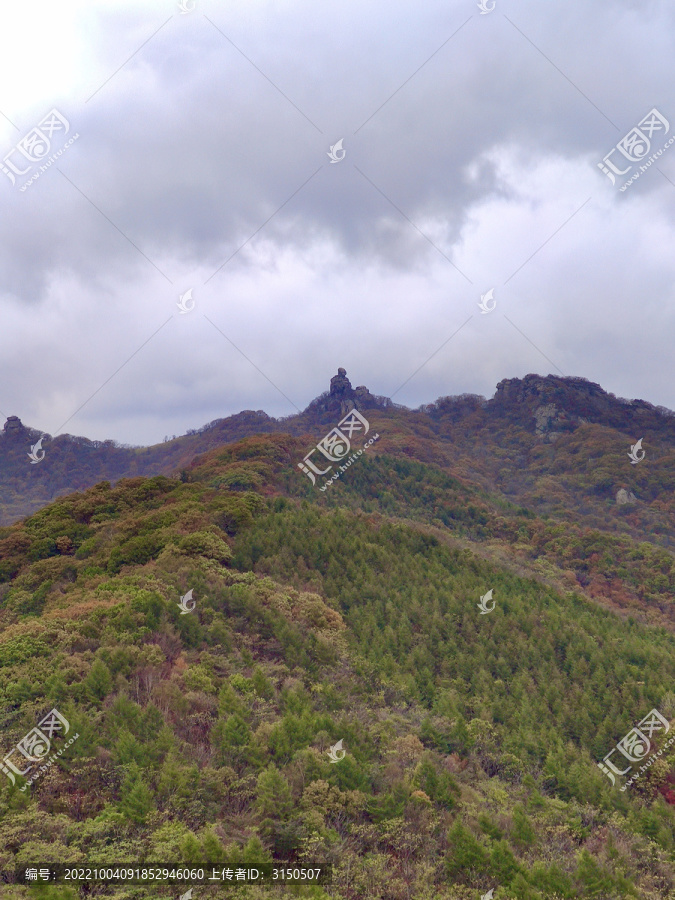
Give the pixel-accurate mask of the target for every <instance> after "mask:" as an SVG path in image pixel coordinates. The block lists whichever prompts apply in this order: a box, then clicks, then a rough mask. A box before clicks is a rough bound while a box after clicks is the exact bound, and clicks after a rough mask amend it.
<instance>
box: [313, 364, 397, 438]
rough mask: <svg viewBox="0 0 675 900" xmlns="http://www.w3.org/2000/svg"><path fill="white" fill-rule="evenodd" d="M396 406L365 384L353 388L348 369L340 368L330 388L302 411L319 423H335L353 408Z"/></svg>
mask: <svg viewBox="0 0 675 900" xmlns="http://www.w3.org/2000/svg"><path fill="white" fill-rule="evenodd" d="M394 406H395V404H394V403H392V402H391V400H390V399H389V398H388V397H377V396H374V395H373V394H371V393H370V391H369V390H368V388H367V387H366V386H365V385H363V384H361V385H359V386H358V387H357V388H353V387H352V384H351V382H350V380H349V378H347V372H346V370H345V369H343V368H339V369H338V371H337V375H333V377H332V378H331V380H330V390H329V391H328V392H327V393H323V394H321V395H320V396H319V397H317V398H316V399H315V400H312V402H311V403H310V404H309V406H308V407H307V409H306V410H305V411H304V412H303V413H302V417H303V418H304V419H306V418H309V419H310V421H316V422H317V423H318V422H321V423H322V424H324V423H328V422H329V421H332V422H333V424H337V422H338V421H339V420H340V419H342V418H344V417H345V416H346V415H347V413H349V412H350V411H351V410H352V409H357V410H358V411H359V412H363V411H364V410H367V409H389V408H391V407H394Z"/></svg>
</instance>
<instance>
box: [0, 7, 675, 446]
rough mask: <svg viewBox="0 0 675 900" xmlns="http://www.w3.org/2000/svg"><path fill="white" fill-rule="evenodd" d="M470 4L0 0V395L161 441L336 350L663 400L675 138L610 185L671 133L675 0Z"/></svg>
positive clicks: (280, 396) (482, 377) (278, 402)
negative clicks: (584, 383) (560, 377)
mask: <svg viewBox="0 0 675 900" xmlns="http://www.w3.org/2000/svg"><path fill="white" fill-rule="evenodd" d="M483 2H484V5H485V7H486V8H488V9H489V8H490V7H493V6H494V8H492V9H491V10H490V11H488V12H485V13H484V14H481V10H480V9H479V7H478V4H477V2H476V0H438V2H437V0H423V2H421V3H420V2H419V0H388V2H387V3H383V2H379V0H376V2H370V3H368V4H364V3H362V2H355V0H335V2H333V3H316V0H312V2H309V0H307V2H305V0H285V2H284V0H276V2H272V0H270V2H265V0H238V2H208V0H184V5H185V7H194V8H193V9H190V10H189V11H187V12H183V11H182V10H181V8H180V5H179V3H178V2H177V0H152V2H145V0H133V2H128V3H127V2H113V0H106V2H96V0H93V2H92V0H82V2H80V0H65V2H60V3H58V4H49V5H47V4H45V3H43V2H39V3H34V2H30V0H22V2H21V3H15V4H12V5H10V4H3V7H2V11H1V12H0V21H1V27H0V161H1V160H4V162H3V165H4V166H5V168H7V169H8V171H9V172H12V173H13V172H14V171H15V170H20V171H23V170H24V169H25V170H26V171H25V173H24V174H23V175H20V174H15V175H14V178H15V183H14V184H12V182H11V180H10V178H9V177H8V175H7V174H6V173H2V172H0V322H1V325H0V414H2V415H5V416H6V415H18V416H20V418H21V419H22V420H23V422H24V423H25V424H28V425H31V426H33V427H35V428H38V429H40V430H43V431H45V432H48V433H50V434H57V433H61V432H64V431H65V432H69V433H71V434H81V435H86V436H87V437H90V438H92V439H99V440H101V439H106V438H113V439H115V440H118V441H123V442H127V443H132V444H146V443H154V442H157V441H161V440H162V439H163V437H164V435H165V434H169V435H172V434H180V433H184V432H185V431H186V430H187V429H188V428H195V427H199V426H200V425H202V424H204V423H206V422H208V421H210V420H212V419H215V418H219V417H223V416H227V415H230V414H232V413H235V412H239V411H240V410H242V409H264V410H265V411H266V412H268V413H269V414H270V415H274V416H284V415H289V414H291V413H294V412H296V407H297V408H299V409H304V407H305V406H306V405H307V404H308V403H309V402H310V401H311V400H312V399H313V398H314V397H315V396H316V395H317V394H319V393H321V392H322V391H324V390H326V389H327V387H328V383H329V379H330V378H331V376H332V375H334V374H335V373H336V371H337V368H338V366H343V367H344V368H346V370H347V374H348V376H349V378H350V379H351V381H352V384H353V385H354V386H356V385H360V384H365V385H367V387H368V388H369V389H370V390H371V391H372V392H373V393H375V394H384V395H387V396H393V398H394V400H395V401H397V402H399V403H403V404H405V405H406V406H410V407H416V406H418V405H420V404H421V403H428V402H431V401H433V400H435V399H436V398H437V397H439V396H444V395H447V394H459V393H464V392H469V393H478V394H484V395H486V396H492V394H493V393H494V390H495V386H496V384H497V382H498V381H500V380H501V379H503V378H513V377H522V376H524V375H526V374H527V373H529V372H537V373H539V374H542V375H547V374H549V373H553V374H561V373H562V374H565V375H576V376H584V377H585V378H588V379H590V380H591V381H596V382H599V383H600V384H601V385H602V386H603V387H604V388H605V389H606V390H608V391H612V392H614V393H615V394H617V395H619V396H623V397H628V398H642V399H645V400H648V401H650V402H652V403H655V404H661V405H664V406H668V407H670V408H675V381H674V379H673V338H674V336H675V296H674V293H675V289H674V278H673V275H674V270H675V253H673V247H674V246H675V215H674V213H675V143H674V144H673V145H672V147H671V148H670V149H669V150H666V151H665V152H663V154H662V155H661V156H659V157H658V158H657V159H655V160H654V162H653V163H652V164H651V165H650V166H649V167H648V168H647V170H646V171H645V172H644V173H641V174H640V177H639V179H637V180H636V181H635V182H634V183H632V184H631V185H630V187H628V188H627V189H626V190H625V191H623V192H622V191H621V190H620V187H621V185H623V184H624V183H625V182H626V180H627V179H628V178H630V177H631V176H632V175H634V174H635V173H636V172H639V171H640V166H641V165H643V164H644V163H645V162H646V161H647V159H649V158H651V155H652V154H653V153H654V152H656V151H657V150H658V149H660V148H662V147H663V146H664V145H665V144H666V142H667V141H668V140H669V138H671V137H672V136H673V135H675V79H674V78H673V54H672V44H673V37H674V35H675V21H674V20H675V7H674V6H673V5H672V3H671V2H667V0H654V2H649V0H646V2H645V0H640V2H637V0H636V2H630V0H623V2H621V0H594V2H593V3H592V4H589V3H588V2H580V0H564V2H562V0H559V2H551V0H548V2H546V3H542V2H540V0H537V2H532V0H483ZM654 109H656V110H657V112H658V114H659V116H660V118H659V117H656V118H655V117H652V120H651V124H648V125H643V126H642V127H640V128H639V131H638V132H633V136H634V138H635V137H637V141H636V140H634V139H633V140H631V139H630V137H629V139H628V141H627V142H626V143H625V144H624V147H625V148H626V152H627V153H628V154H632V159H629V158H628V157H627V156H626V155H625V154H622V153H621V152H620V151H619V150H616V151H615V152H614V154H613V155H612V156H610V161H611V162H613V163H614V165H615V168H618V169H620V170H624V169H628V171H627V172H626V173H625V174H624V175H616V176H615V180H616V183H615V184H614V185H613V184H612V183H611V181H610V179H609V178H608V177H607V176H606V175H605V174H603V172H602V171H601V169H600V168H599V167H598V163H600V162H602V160H603V158H604V157H606V156H607V155H608V154H609V153H610V151H611V150H612V149H613V148H614V147H616V145H617V144H618V143H619V141H621V140H622V139H623V138H624V137H625V136H626V135H628V133H629V132H631V131H632V130H633V129H634V128H637V127H638V126H639V125H640V123H641V122H643V120H645V118H646V117H647V116H648V114H649V113H650V112H651V111H652V110H654ZM52 110H57V112H58V114H59V115H60V117H61V119H62V120H65V121H61V120H60V119H58V118H56V119H53V120H52V124H51V126H49V125H47V126H42V127H41V128H40V131H38V132H33V129H35V128H36V127H38V126H39V123H41V122H43V121H44V120H45V117H47V114H48V113H50V112H51V111H52ZM666 126H668V127H667V129H666ZM66 128H67V129H68V130H67V133H66ZM50 129H51V130H52V134H51V139H50V140H51V145H50V147H49V150H48V151H47V153H46V154H45V159H46V158H48V157H51V156H53V155H54V154H55V153H56V152H57V151H59V150H61V149H62V148H63V147H64V145H66V144H67V142H68V141H69V140H71V139H72V138H74V137H75V136H76V135H77V137H76V139H75V140H73V141H72V143H70V144H69V145H68V146H67V149H65V150H63V152H62V153H61V154H60V155H59V156H57V157H55V158H54V161H53V163H52V164H51V166H49V167H47V169H46V171H44V172H42V173H41V174H40V175H39V177H38V178H36V179H34V181H33V182H32V183H30V184H29V186H28V187H27V188H26V189H25V190H23V191H22V190H21V188H22V186H23V185H24V184H26V183H27V182H28V180H29V179H30V178H31V176H34V175H35V174H36V173H38V172H39V170H40V166H41V165H43V164H44V161H43V162H39V161H37V157H38V156H40V154H42V153H43V151H44V150H45V148H46V145H45V142H44V140H43V139H42V137H41V136H42V135H45V133H46V131H49V130H50ZM30 132H33V139H32V140H31V135H30V134H29V133H30ZM650 132H651V135H650ZM36 135H37V137H38V140H37V141H35V140H34V138H35V136H36ZM645 135H647V136H648V137H649V136H651V146H650V147H649V150H648V152H646V155H645V151H647V147H646V146H645V144H644V140H643V138H644V137H645ZM26 136H28V138H27V141H26V142H25V144H24V148H28V149H27V150H26V152H27V153H29V154H31V153H32V157H33V158H32V159H29V158H27V156H26V155H25V154H23V155H22V154H21V153H20V151H19V150H18V149H13V148H16V147H17V145H20V142H21V141H22V139H23V138H25V137H26ZM340 140H341V141H342V152H341V151H340V149H339V148H337V149H336V150H335V151H334V155H335V156H336V157H337V158H339V159H340V161H339V162H335V163H332V162H331V158H330V156H329V151H330V148H331V146H332V145H335V144H336V143H337V142H338V141H340ZM31 148H32V150H31ZM343 154H344V155H343ZM643 156H644V159H641V158H642V157H643ZM640 160H641V161H640ZM657 167H658V168H657ZM188 290H191V292H192V294H191V296H192V300H190V298H189V297H188V298H186V300H185V304H186V306H188V307H190V306H191V305H192V302H194V308H192V309H191V311H190V312H187V313H185V314H181V313H180V311H179V308H178V305H177V303H178V300H179V296H180V295H181V294H185V293H186V292H187V291H188ZM490 290H492V291H493V294H492V295H490V296H491V298H492V299H490V297H488V298H487V299H486V301H485V302H486V304H487V306H488V307H492V306H493V305H494V304H495V301H496V305H494V308H493V309H492V311H491V312H488V313H482V312H481V308H480V307H479V305H478V304H479V302H480V300H481V295H484V294H486V293H487V292H488V291H490ZM448 339H449V340H448ZM446 341H447V343H446ZM442 345H444V346H442ZM439 348H441V349H439ZM111 376H112V377H111ZM411 376H413V377H411ZM408 379H409V380H408ZM404 382H405V384H404ZM402 384H403V385H404V386H403V387H401V385H402Z"/></svg>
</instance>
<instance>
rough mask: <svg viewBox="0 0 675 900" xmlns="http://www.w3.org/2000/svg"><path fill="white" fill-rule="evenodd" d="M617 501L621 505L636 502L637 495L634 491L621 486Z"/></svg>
mask: <svg viewBox="0 0 675 900" xmlns="http://www.w3.org/2000/svg"><path fill="white" fill-rule="evenodd" d="M616 502H617V503H618V505H619V506H624V505H625V504H626V503H636V502H637V497H636V496H635V494H634V493H633V492H632V491H627V490H625V489H624V488H621V489H620V490H618V491H617V492H616Z"/></svg>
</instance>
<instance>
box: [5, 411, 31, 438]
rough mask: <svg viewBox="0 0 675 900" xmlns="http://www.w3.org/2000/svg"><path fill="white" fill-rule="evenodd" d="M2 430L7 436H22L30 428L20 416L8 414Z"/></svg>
mask: <svg viewBox="0 0 675 900" xmlns="http://www.w3.org/2000/svg"><path fill="white" fill-rule="evenodd" d="M2 430H3V431H4V433H5V434H6V435H7V437H21V436H22V435H23V434H24V433H25V432H26V431H27V430H28V429H27V428H26V426H25V425H24V424H23V423H22V421H21V419H20V418H19V417H18V416H8V417H7V421H6V422H5V426H4V428H3V429H2Z"/></svg>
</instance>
